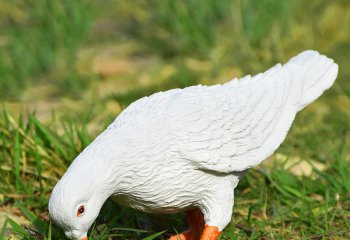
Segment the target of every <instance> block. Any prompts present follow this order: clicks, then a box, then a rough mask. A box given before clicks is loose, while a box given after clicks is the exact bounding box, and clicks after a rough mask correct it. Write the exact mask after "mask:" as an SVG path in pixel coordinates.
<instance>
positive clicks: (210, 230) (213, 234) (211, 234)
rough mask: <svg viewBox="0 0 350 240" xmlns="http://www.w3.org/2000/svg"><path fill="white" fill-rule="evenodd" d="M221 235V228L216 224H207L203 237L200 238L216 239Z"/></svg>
mask: <svg viewBox="0 0 350 240" xmlns="http://www.w3.org/2000/svg"><path fill="white" fill-rule="evenodd" d="M219 236H220V231H219V228H218V227H216V226H209V225H205V228H204V231H203V234H202V237H201V239H200V240H216V239H218V237H219Z"/></svg>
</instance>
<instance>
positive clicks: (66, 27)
mask: <svg viewBox="0 0 350 240" xmlns="http://www.w3.org/2000/svg"><path fill="white" fill-rule="evenodd" d="M193 9H195V10H196V11H193ZM349 10H350V4H349V2H347V1H342V0H336V1H335V0H333V1H330V0H320V1H309V2H305V1H301V0H296V1H293V2H292V1H272V0H261V1H259V2H256V1H253V0H247V1H242V0H233V1H228V0H223V1H209V0H207V1H198V0H188V1H185V0H179V1H161V0H150V1H137V2H135V3H132V4H131V3H130V1H125V0H114V1H109V2H108V3H107V2H104V1H101V2H98V1H97V2H92V1H91V2H90V1H76V2H74V3H73V2H72V1H48V0H47V1H46V0H45V1H38V2H35V3H34V2H33V1H27V2H26V3H22V2H18V1H13V2H6V1H1V0H0V13H1V14H0V15H1V17H0V26H1V30H0V100H1V101H2V102H3V107H2V108H1V111H0V183H1V184H0V213H1V212H2V211H7V212H9V214H8V217H7V218H6V219H4V221H3V225H2V226H0V239H4V238H10V239H66V238H65V237H64V234H63V233H62V231H61V230H60V229H59V228H57V227H56V226H55V225H54V224H53V223H51V222H50V220H49V216H48V212H47V203H48V198H49V196H50V192H51V190H52V188H53V186H54V184H55V183H56V182H57V180H58V179H59V178H60V176H62V174H63V173H64V172H65V170H66V169H67V167H68V166H69V164H70V163H71V161H72V160H73V159H74V158H75V156H77V155H78V154H79V153H80V152H81V151H82V150H83V149H84V147H86V146H87V145H88V144H89V143H90V142H91V141H92V140H93V139H94V137H96V136H97V134H98V133H99V132H101V131H102V130H103V129H104V128H105V127H106V126H107V125H108V123H110V122H111V121H112V119H113V118H114V117H115V116H116V115H117V114H118V113H119V112H120V111H121V110H122V109H124V108H125V107H127V106H128V105H129V104H130V103H131V102H133V101H134V100H136V99H138V98H140V97H142V96H145V95H150V94H152V93H153V92H157V91H163V90H166V89H170V88H175V87H185V86H189V85H194V84H199V83H202V84H214V83H220V82H224V81H227V80H228V79H231V78H233V77H240V76H243V75H245V74H249V73H257V72H260V71H263V70H265V69H266V68H268V67H270V66H271V65H272V64H274V63H276V62H280V61H286V60H287V59H288V58H289V57H291V56H293V55H295V54H296V53H298V52H300V51H302V50H304V49H306V48H312V49H317V50H320V51H321V52H322V53H325V54H327V55H329V56H331V57H332V58H334V59H335V60H336V62H337V63H339V66H340V72H339V77H338V80H337V81H336V83H335V84H334V86H333V87H332V89H331V90H329V91H327V93H326V94H325V95H324V96H322V97H321V98H320V99H319V100H318V101H317V102H315V103H313V104H312V105H311V106H309V107H308V108H306V109H305V110H303V111H302V112H301V113H299V114H298V116H297V118H296V120H295V122H294V125H293V127H292V129H291V131H290V133H289V134H288V137H287V139H286V140H285V142H284V144H283V145H282V146H281V147H280V148H279V149H278V151H277V152H278V154H276V155H275V156H274V157H273V158H272V159H269V160H268V161H266V164H263V165H262V166H260V167H258V168H255V169H252V170H251V171H249V172H248V173H247V174H246V176H245V177H244V179H243V180H242V181H241V183H240V184H239V186H238V188H237V189H236V192H235V209H234V215H233V217H232V222H231V224H230V225H229V226H228V227H227V228H226V229H225V230H224V232H223V234H222V236H221V239H349V238H350V200H349V199H350V179H349V175H350V149H349V148H350V132H349V131H350V112H349V108H350V82H349V81H348V79H349V78H350V70H349V68H348V67H347V66H348V65H349V64H350V58H349V57H350V45H349V39H350V33H349V32H347V31H344V29H346V26H348V25H349V24H350V11H349ZM27 29H30V31H26V30H27ZM28 43H30V44H29V45H28ZM19 100H22V101H23V102H21V103H18V101H19ZM33 105H34V107H33ZM33 108H34V109H37V111H32V109H33ZM42 108H43V109H42ZM23 109H25V110H23ZM281 156H282V157H281ZM298 159H299V160H300V159H301V160H302V161H301V163H299V160H298ZM290 163H292V165H291V164H290ZM305 164H306V165H308V166H313V167H311V168H312V171H310V172H309V173H308V174H306V175H305V174H304V175H302V174H300V172H298V171H299V170H298V169H300V168H298V166H302V168H303V167H304V166H305ZM319 166H322V167H321V168H320V167H319ZM1 216H2V215H0V220H1ZM20 216H22V217H25V218H26V219H27V221H25V222H23V220H21V218H19V217H20ZM185 228H186V224H185V223H184V221H183V216H182V215H181V214H178V215H174V216H167V215H149V214H144V213H141V212H138V211H135V210H132V209H128V208H124V207H121V206H118V205H116V204H114V203H113V202H111V201H109V200H108V201H107V202H106V203H105V205H104V207H103V209H102V211H101V213H100V215H99V217H98V219H97V220H96V222H95V223H94V226H93V227H92V229H91V231H90V232H89V236H90V239H106V238H107V239H108V238H110V239H166V237H167V236H168V235H169V234H171V233H172V234H174V233H176V232H181V231H183V230H184V229H185ZM9 235H10V236H9Z"/></svg>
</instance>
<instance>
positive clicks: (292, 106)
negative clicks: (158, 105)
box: [165, 51, 338, 172]
mask: <svg viewBox="0 0 350 240" xmlns="http://www.w3.org/2000/svg"><path fill="white" fill-rule="evenodd" d="M337 71H338V66H337V65H336V64H335V63H333V61H332V60H331V59H328V58H326V57H325V56H321V55H319V54H318V53H317V52H314V51H306V52H303V53H301V54H299V55H298V56H296V57H294V58H293V59H291V60H290V61H289V62H288V63H287V64H285V65H283V66H282V65H280V64H278V65H276V66H275V67H273V68H271V69H270V70H268V71H266V72H265V73H262V74H258V75H256V76H254V77H250V76H247V77H244V78H243V79H240V80H232V81H231V82H229V83H227V84H224V85H216V86H211V87H206V86H196V87H190V88H186V89H184V90H182V91H180V92H178V94H176V95H174V96H173V97H172V100H171V101H170V104H169V106H168V108H167V112H168V115H167V117H166V119H165V120H166V121H168V123H169V128H170V131H171V133H172V134H173V136H174V139H173V140H174V141H173V144H175V145H176V149H177V150H176V151H177V154H178V155H179V157H181V158H182V159H186V160H187V161H189V162H190V163H191V164H192V165H194V166H195V167H197V168H198V169H203V170H209V171H217V172H233V171H242V170H245V169H247V168H250V167H253V166H255V165H257V164H259V163H260V162H261V161H263V160H265V159H266V158H268V157H269V156H270V155H272V154H273V152H274V151H275V150H276V149H277V148H278V147H279V145H280V144H281V143H282V142H283V140H284V138H285V137H286V134H287V132H288V130H289V129H290V127H291V124H292V122H293V120H294V118H295V115H296V113H297V112H298V111H299V110H301V109H302V108H303V107H304V106H306V105H307V104H309V103H311V102H312V101H314V100H315V99H316V98H318V97H319V96H320V95H321V94H322V93H323V91H325V90H326V89H328V88H329V87H330V86H331V85H332V84H333V82H334V80H335V78H336V76H337Z"/></svg>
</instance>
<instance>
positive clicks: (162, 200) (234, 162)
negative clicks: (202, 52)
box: [49, 51, 338, 239]
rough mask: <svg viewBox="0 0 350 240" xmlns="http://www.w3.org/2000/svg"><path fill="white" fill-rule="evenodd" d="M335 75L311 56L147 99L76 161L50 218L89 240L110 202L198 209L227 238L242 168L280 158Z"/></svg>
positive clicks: (329, 65) (327, 64) (54, 200)
mask: <svg viewBox="0 0 350 240" xmlns="http://www.w3.org/2000/svg"><path fill="white" fill-rule="evenodd" d="M337 73H338V66H337V64H335V63H334V62H333V60H331V59H329V58H327V57H325V56H322V55H320V54H319V53H317V52H315V51H305V52H303V53H301V54H299V55H298V56H296V57H294V58H293V59H291V60H290V61H289V62H288V63H287V64H285V65H280V64H278V65H276V66H274V67H273V68H271V69H269V70H268V71H266V72H265V73H262V74H258V75H256V76H254V77H251V76H246V77H244V78H242V79H240V80H237V79H234V80H232V81H230V82H228V83H226V84H223V85H214V86H201V85H199V86H193V87H188V88H185V89H174V90H170V91H166V92H159V93H156V94H153V95H152V96H150V97H144V98H142V99H140V100H138V101H136V102H134V103H133V104H131V105H130V106H129V107H128V108H127V109H125V110H124V111H123V112H122V113H121V114H120V115H119V116H118V117H117V118H116V120H115V121H114V122H113V123H112V124H111V125H110V126H109V127H108V128H107V129H106V130H105V131H104V132H103V133H102V134H101V135H100V136H99V137H97V138H96V139H95V141H93V142H92V143H91V144H90V146H88V147H87V148H86V149H85V150H84V151H83V152H82V153H81V154H80V155H79V156H78V157H77V158H76V159H75V160H74V162H73V164H72V165H71V166H70V167H69V169H68V170H67V172H66V173H65V175H64V176H63V177H62V179H61V180H60V181H59V182H58V183H57V185H56V187H55V189H54V190H53V193H52V196H51V199H50V204H49V210H50V215H51V217H52V218H53V219H54V220H55V221H56V222H57V223H58V224H59V225H60V226H62V227H63V228H64V230H65V231H66V234H67V235H68V236H70V237H72V238H76V239H81V238H83V237H85V236H86V232H87V230H88V228H89V227H90V226H91V224H92V222H93V221H94V219H95V218H96V216H97V215H98V212H99V210H100V208H101V206H102V204H103V203H104V201H105V200H106V199H107V198H108V197H110V196H111V197H112V198H113V199H115V200H116V201H117V202H119V203H121V204H125V205H127V206H131V207H133V208H136V209H140V210H143V211H147V212H160V213H162V212H164V213H175V212H180V211H186V210H189V209H192V208H195V207H197V208H199V209H200V210H201V212H202V213H203V214H204V220H205V223H206V224H207V225H209V226H216V227H218V229H219V231H221V230H222V229H223V228H224V227H225V226H226V225H227V224H228V223H229V221H230V219H231V214H232V206H233V190H234V188H235V187H236V185H237V184H238V182H239V179H240V177H241V176H242V175H243V173H244V171H245V170H247V169H249V168H251V167H253V166H256V165H258V164H259V163H260V162H261V161H263V160H265V159H266V158H268V157H269V156H270V155H271V154H273V152H274V151H275V150H276V149H277V148H278V147H279V145H280V144H281V143H282V142H283V140H284V138H285V137H286V134H287V132H288V130H289V129H290V127H291V124H292V122H293V120H294V118H295V115H296V113H297V112H298V111H300V110H301V109H303V108H304V107H305V106H306V105H308V104H309V103H311V102H313V101H314V100H316V99H317V98H318V97H319V96H320V95H321V94H322V93H323V92H324V91H325V90H326V89H328V88H329V87H330V86H331V85H332V84H333V82H334V81H335V79H336V76H337ZM79 206H84V207H85V212H84V214H82V215H81V216H77V214H76V212H77V209H78V208H79ZM202 239H205V238H204V237H203V238H202ZM213 239H214V238H213Z"/></svg>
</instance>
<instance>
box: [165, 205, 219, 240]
mask: <svg viewBox="0 0 350 240" xmlns="http://www.w3.org/2000/svg"><path fill="white" fill-rule="evenodd" d="M186 217H187V221H188V223H189V225H190V229H189V230H187V231H186V232H183V233H180V234H179V235H174V236H172V237H171V238H169V240H198V239H199V236H201V237H200V240H216V239H217V238H218V237H219V236H220V231H219V228H218V227H216V226H209V225H205V228H204V218H203V214H202V213H201V211H200V210H199V209H193V210H190V211H187V212H186ZM203 229H204V230H203Z"/></svg>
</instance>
